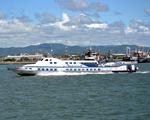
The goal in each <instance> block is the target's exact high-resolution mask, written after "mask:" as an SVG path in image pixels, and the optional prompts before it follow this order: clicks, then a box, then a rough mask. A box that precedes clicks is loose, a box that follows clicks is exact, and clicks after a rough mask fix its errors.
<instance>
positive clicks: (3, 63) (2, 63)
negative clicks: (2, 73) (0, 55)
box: [0, 62, 35, 65]
mask: <svg viewBox="0 0 150 120" xmlns="http://www.w3.org/2000/svg"><path fill="white" fill-rule="evenodd" d="M33 63H35V62H0V65H7V64H33Z"/></svg>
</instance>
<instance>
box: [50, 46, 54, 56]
mask: <svg viewBox="0 0 150 120" xmlns="http://www.w3.org/2000/svg"><path fill="white" fill-rule="evenodd" d="M50 54H51V56H53V49H52V45H51V46H50Z"/></svg>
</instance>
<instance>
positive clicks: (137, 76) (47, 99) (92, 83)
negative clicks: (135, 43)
mask: <svg viewBox="0 0 150 120" xmlns="http://www.w3.org/2000/svg"><path fill="white" fill-rule="evenodd" d="M14 66H16V65H0V120H149V119H150V64H139V65H138V66H139V71H138V72H137V73H130V74H110V75H84V76H47V77H40V76H30V77H21V76H18V75H16V74H15V73H13V72H11V71H8V70H7V68H8V67H14Z"/></svg>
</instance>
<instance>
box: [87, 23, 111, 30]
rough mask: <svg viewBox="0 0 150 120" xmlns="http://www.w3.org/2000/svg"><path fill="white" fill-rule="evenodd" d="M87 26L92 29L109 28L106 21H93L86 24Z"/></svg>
mask: <svg viewBox="0 0 150 120" xmlns="http://www.w3.org/2000/svg"><path fill="white" fill-rule="evenodd" d="M85 26H86V27H88V28H90V29H102V30H105V29H107V28H108V25H107V24H106V23H92V24H85Z"/></svg>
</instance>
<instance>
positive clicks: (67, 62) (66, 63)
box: [66, 62, 77, 64]
mask: <svg viewBox="0 0 150 120" xmlns="http://www.w3.org/2000/svg"><path fill="white" fill-rule="evenodd" d="M66 64H77V63H76V62H66Z"/></svg>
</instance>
